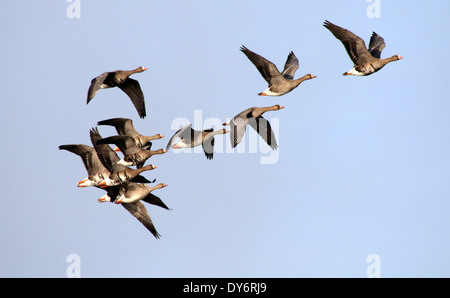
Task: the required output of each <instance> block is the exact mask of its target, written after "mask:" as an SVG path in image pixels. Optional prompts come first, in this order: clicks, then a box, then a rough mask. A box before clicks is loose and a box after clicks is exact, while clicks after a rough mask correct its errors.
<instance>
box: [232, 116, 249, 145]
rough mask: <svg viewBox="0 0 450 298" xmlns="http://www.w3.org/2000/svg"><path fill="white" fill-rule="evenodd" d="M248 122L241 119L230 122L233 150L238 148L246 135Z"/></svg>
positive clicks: (236, 118)
mask: <svg viewBox="0 0 450 298" xmlns="http://www.w3.org/2000/svg"><path fill="white" fill-rule="evenodd" d="M247 122H248V121H247V120H246V119H243V118H241V117H235V118H233V119H231V120H230V139H231V148H234V147H236V146H237V145H238V144H239V143H240V142H241V140H242V137H243V136H244V135H245V130H246V127H247Z"/></svg>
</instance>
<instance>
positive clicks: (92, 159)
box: [58, 144, 110, 187]
mask: <svg viewBox="0 0 450 298" xmlns="http://www.w3.org/2000/svg"><path fill="white" fill-rule="evenodd" d="M58 148H59V150H67V151H69V152H72V153H74V154H76V155H78V156H80V157H81V160H82V161H83V164H84V167H85V168H86V171H87V172H88V177H87V178H85V179H83V180H81V181H79V182H78V183H77V186H78V187H87V186H97V185H98V184H99V183H100V182H102V181H103V180H104V179H105V178H106V177H108V176H109V174H110V172H109V170H108V169H107V168H106V167H105V166H104V165H103V164H102V162H101V161H100V160H99V158H98V156H97V152H96V151H95V149H94V148H93V147H91V146H88V145H84V144H67V145H60V146H59V147H58Z"/></svg>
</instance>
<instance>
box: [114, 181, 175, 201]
mask: <svg viewBox="0 0 450 298" xmlns="http://www.w3.org/2000/svg"><path fill="white" fill-rule="evenodd" d="M166 186H167V184H164V183H159V184H157V185H155V186H152V187H148V186H147V185H142V184H133V185H132V187H128V189H127V190H126V191H125V192H124V193H123V194H122V195H121V196H120V197H118V198H117V199H116V200H115V202H114V203H116V204H120V203H135V202H138V201H140V200H144V201H150V202H158V199H159V198H158V197H157V196H155V195H154V194H152V193H151V192H152V191H154V190H155V189H159V188H164V187H166ZM150 204H152V203H150ZM156 204H159V203H156Z"/></svg>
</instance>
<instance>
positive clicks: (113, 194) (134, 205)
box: [98, 182, 169, 239]
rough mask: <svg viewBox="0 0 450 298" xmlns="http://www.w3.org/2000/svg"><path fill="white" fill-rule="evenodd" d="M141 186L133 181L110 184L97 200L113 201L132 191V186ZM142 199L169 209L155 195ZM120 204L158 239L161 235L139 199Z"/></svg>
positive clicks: (101, 201)
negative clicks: (117, 184) (115, 184)
mask: <svg viewBox="0 0 450 298" xmlns="http://www.w3.org/2000/svg"><path fill="white" fill-rule="evenodd" d="M139 187H143V186H140V185H139V184H136V183H133V182H126V183H125V184H122V185H120V186H110V187H107V188H106V189H105V190H106V191H107V194H105V195H104V196H103V197H101V198H100V199H98V202H100V203H103V202H115V201H117V199H118V198H119V197H121V196H123V195H124V194H125V193H127V192H128V191H132V189H134V188H139ZM142 201H144V202H146V203H149V204H153V205H157V206H160V207H162V208H164V209H167V210H169V208H168V207H167V206H166V205H165V204H164V203H163V202H162V201H161V199H160V198H158V197H157V196H155V195H152V194H150V195H148V196H146V197H144V198H142ZM121 205H122V206H123V207H124V208H125V209H126V210H127V211H128V212H130V214H131V215H133V216H134V217H135V218H136V219H137V220H139V221H140V222H141V223H142V224H143V225H144V226H145V227H146V228H147V230H149V231H150V232H151V233H152V234H153V236H154V237H155V238H156V239H159V238H160V237H161V235H160V234H159V233H158V231H157V230H156V228H155V225H154V224H153V221H152V219H151V218H150V215H149V214H148V211H147V209H146V208H145V206H144V204H143V203H142V202H141V201H136V202H131V203H125V202H122V203H121Z"/></svg>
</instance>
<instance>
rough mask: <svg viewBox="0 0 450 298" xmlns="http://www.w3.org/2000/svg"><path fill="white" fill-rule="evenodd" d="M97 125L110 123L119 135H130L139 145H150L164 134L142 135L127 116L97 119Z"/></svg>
mask: <svg viewBox="0 0 450 298" xmlns="http://www.w3.org/2000/svg"><path fill="white" fill-rule="evenodd" d="M97 125H110V126H114V128H115V129H116V131H117V133H118V134H119V135H126V136H130V137H132V138H133V139H134V141H135V142H136V145H138V146H139V147H141V148H143V147H151V141H152V140H156V139H161V138H163V137H164V136H163V135H162V134H155V135H153V136H146V135H142V134H140V133H139V132H137V131H136V129H135V128H134V126H133V120H131V119H128V118H111V119H106V120H102V121H99V122H98V123H97Z"/></svg>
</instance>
